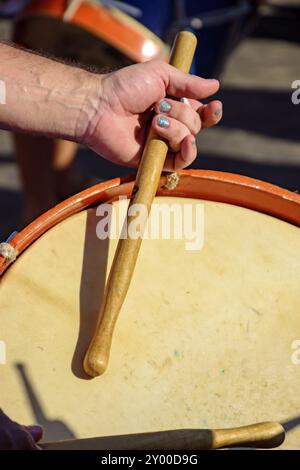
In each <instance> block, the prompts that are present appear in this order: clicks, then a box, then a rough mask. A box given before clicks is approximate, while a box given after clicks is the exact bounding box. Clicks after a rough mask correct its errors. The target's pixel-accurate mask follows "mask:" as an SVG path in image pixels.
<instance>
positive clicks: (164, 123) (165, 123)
mask: <svg viewBox="0 0 300 470" xmlns="http://www.w3.org/2000/svg"><path fill="white" fill-rule="evenodd" d="M157 124H158V125H159V127H164V128H168V127H169V126H170V121H169V119H167V118H165V117H162V116H159V117H158V118H157Z"/></svg>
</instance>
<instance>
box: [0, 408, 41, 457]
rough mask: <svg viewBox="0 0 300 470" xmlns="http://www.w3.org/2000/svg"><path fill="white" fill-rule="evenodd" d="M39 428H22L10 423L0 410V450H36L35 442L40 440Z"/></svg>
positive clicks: (12, 422)
mask: <svg viewBox="0 0 300 470" xmlns="http://www.w3.org/2000/svg"><path fill="white" fill-rule="evenodd" d="M42 435H43V430H42V428H41V427H40V426H37V425H35V426H22V425H20V424H18V423H15V422H14V421H12V420H11V419H10V418H9V417H8V416H6V414H5V413H3V411H2V410H1V409H0V449H1V450H38V449H39V447H38V445H37V442H38V441H39V440H40V439H41V438H42Z"/></svg>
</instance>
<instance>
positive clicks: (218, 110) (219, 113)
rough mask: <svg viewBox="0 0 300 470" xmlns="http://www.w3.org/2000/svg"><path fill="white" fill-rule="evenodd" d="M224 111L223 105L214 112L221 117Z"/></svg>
mask: <svg viewBox="0 0 300 470" xmlns="http://www.w3.org/2000/svg"><path fill="white" fill-rule="evenodd" d="M222 113H223V108H222V106H221V107H220V108H218V109H217V110H216V111H215V113H214V114H215V116H216V117H217V118H219V117H221V116H222Z"/></svg>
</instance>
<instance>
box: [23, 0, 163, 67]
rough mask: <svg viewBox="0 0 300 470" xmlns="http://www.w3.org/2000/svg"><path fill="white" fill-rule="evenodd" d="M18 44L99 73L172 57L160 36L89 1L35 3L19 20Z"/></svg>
mask: <svg viewBox="0 0 300 470" xmlns="http://www.w3.org/2000/svg"><path fill="white" fill-rule="evenodd" d="M15 39H16V41H17V42H20V43H21V44H25V45H27V44H28V46H27V47H31V48H33V49H34V50H36V49H39V50H42V51H45V52H48V53H51V54H52V55H53V56H54V57H58V58H63V59H66V60H77V61H80V62H81V63H83V64H87V65H89V66H91V65H92V66H93V65H94V66H96V67H98V68H99V67H101V66H102V67H103V66H115V65H116V64H117V65H118V66H122V65H123V66H124V65H128V64H129V63H132V62H144V61H146V60H150V59H162V60H167V57H168V53H169V50H168V48H167V46H166V45H165V44H164V43H163V42H162V41H161V40H160V39H159V38H158V36H156V35H155V34H154V33H152V32H151V31H150V30H149V29H147V28H146V27H145V26H143V25H142V24H141V23H139V22H138V21H136V20H135V19H134V18H132V17H131V16H129V15H127V14H125V13H123V12H122V11H120V10H119V9H117V8H112V7H105V6H103V5H102V4H101V2H97V3H95V2H92V1H91V2H89V1H88V0H85V1H79V0H73V1H69V2H66V1H65V0H33V1H32V2H30V3H29V5H28V7H27V8H25V10H24V11H23V13H22V14H21V16H20V17H19V19H18V22H17V35H16V38H15ZM78 50H79V52H80V54H79V52H78ZM78 54H79V56H78ZM97 56H98V57H99V56H100V58H98V60H97ZM113 58H114V59H115V61H114V62H112V59H113ZM126 59H127V61H126ZM99 61H100V63H99Z"/></svg>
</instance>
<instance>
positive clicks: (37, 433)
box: [25, 424, 44, 442]
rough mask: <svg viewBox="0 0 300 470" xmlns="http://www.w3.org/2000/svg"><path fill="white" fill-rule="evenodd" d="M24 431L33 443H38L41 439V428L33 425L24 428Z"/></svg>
mask: <svg viewBox="0 0 300 470" xmlns="http://www.w3.org/2000/svg"><path fill="white" fill-rule="evenodd" d="M25 427H26V430H27V431H28V432H29V434H30V435H31V437H32V438H33V439H34V442H38V441H39V440H40V439H42V437H43V433H44V430H43V428H42V427H41V426H39V425H37V424H34V425H32V426H25Z"/></svg>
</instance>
